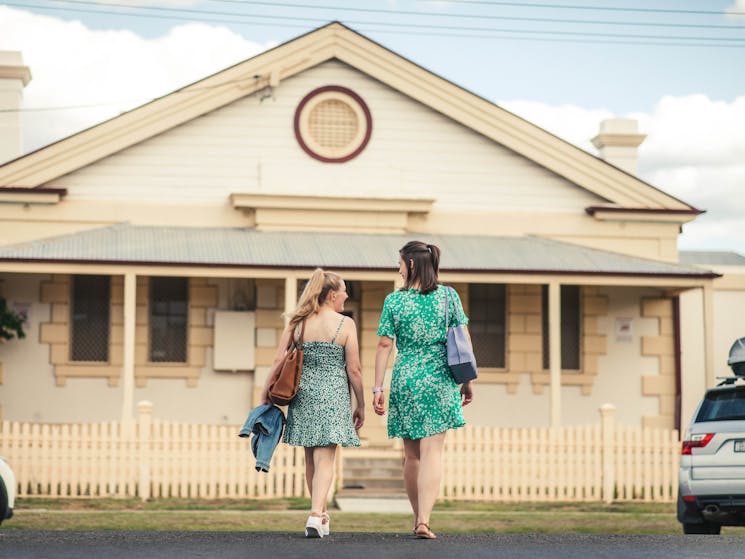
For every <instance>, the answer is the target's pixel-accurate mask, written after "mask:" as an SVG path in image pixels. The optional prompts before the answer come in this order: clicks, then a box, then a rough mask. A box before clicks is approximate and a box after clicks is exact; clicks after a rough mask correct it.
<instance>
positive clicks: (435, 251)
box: [398, 241, 440, 295]
mask: <svg viewBox="0 0 745 559" xmlns="http://www.w3.org/2000/svg"><path fill="white" fill-rule="evenodd" d="M398 253H399V255H400V256H401V260H403V261H404V265H405V266H406V270H407V271H408V272H407V277H406V282H405V283H404V289H410V288H411V286H412V285H416V284H419V291H420V293H423V294H425V295H426V294H427V293H431V292H432V291H434V290H435V289H437V284H438V279H437V275H438V273H439V270H440V249H439V247H437V246H436V245H428V244H426V243H423V242H421V241H410V242H408V243H406V244H405V245H404V246H403V247H402V248H401V250H399V251H398ZM411 262H413V269H412V265H411Z"/></svg>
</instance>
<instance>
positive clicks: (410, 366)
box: [378, 285, 468, 439]
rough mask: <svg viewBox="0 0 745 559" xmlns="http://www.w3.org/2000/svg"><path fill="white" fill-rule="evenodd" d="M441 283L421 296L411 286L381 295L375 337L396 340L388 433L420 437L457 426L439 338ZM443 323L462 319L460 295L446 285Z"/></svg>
mask: <svg viewBox="0 0 745 559" xmlns="http://www.w3.org/2000/svg"><path fill="white" fill-rule="evenodd" d="M445 289H451V288H446V287H445V286H442V285H441V286H438V288H437V289H436V290H435V291H432V292H431V293H428V294H426V295H424V294H422V293H420V292H419V290H417V289H408V290H399V291H394V292H393V293H391V294H389V295H388V296H387V297H386V298H385V303H384V304H383V311H382V313H381V316H380V325H379V326H378V336H388V337H389V338H394V339H395V340H396V349H397V350H398V353H397V354H396V359H395V361H394V364H393V376H392V377H391V389H390V398H389V403H388V436H389V437H390V438H394V437H400V438H403V439H421V438H423V437H429V436H431V435H436V434H437V433H442V432H444V431H447V430H448V429H454V428H456V427H462V426H463V425H465V423H466V421H465V419H464V418H463V407H462V405H461V398H460V391H459V389H458V385H457V384H456V383H455V381H453V377H452V376H451V375H450V369H449V368H448V364H447V351H446V347H445V341H446V339H447V337H446V333H447V329H446V327H445ZM449 305H450V308H449V313H448V314H449V323H450V324H449V326H457V325H459V324H468V318H467V317H466V315H465V313H464V312H463V306H462V305H461V301H460V297H458V294H457V292H456V291H455V290H454V289H451V291H450V296H449Z"/></svg>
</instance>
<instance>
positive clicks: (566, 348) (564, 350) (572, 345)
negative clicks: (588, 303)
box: [541, 285, 582, 371]
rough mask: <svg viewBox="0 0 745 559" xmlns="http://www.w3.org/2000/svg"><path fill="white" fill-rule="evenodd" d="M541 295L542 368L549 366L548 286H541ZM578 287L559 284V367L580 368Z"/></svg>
mask: <svg viewBox="0 0 745 559" xmlns="http://www.w3.org/2000/svg"><path fill="white" fill-rule="evenodd" d="M541 295H542V297H541V313H542V333H543V368H544V369H548V368H549V367H550V364H549V359H550V353H549V351H550V350H549V332H548V330H549V326H548V286H547V285H544V286H543V291H542V294H541ZM580 319H581V313H580V288H579V286H578V285H562V286H561V368H562V370H575V371H578V370H579V369H580V340H581V335H582V333H581V330H580V325H581V320H580Z"/></svg>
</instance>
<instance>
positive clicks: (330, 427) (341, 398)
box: [282, 319, 360, 446]
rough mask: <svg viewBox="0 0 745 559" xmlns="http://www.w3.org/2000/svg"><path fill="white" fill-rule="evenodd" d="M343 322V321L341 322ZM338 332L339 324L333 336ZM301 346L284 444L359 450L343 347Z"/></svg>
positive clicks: (312, 343) (308, 344)
mask: <svg viewBox="0 0 745 559" xmlns="http://www.w3.org/2000/svg"><path fill="white" fill-rule="evenodd" d="M342 322H344V319H342ZM339 330H341V323H339V328H338V329H337V330H336V335H338V334H339ZM336 335H335V336H334V339H333V340H331V341H330V342H303V370H302V372H301V373H300V387H299V388H298V392H297V395H296V396H295V398H294V399H293V400H292V402H290V405H289V407H288V408H287V425H286V427H285V434H284V437H283V439H282V440H283V441H284V442H285V443H287V444H291V445H293V446H327V445H332V444H340V445H342V446H360V439H359V437H358V436H357V432H356V431H355V430H354V422H353V421H352V402H351V396H350V394H349V380H348V378H347V362H346V357H345V351H344V346H340V345H339V344H336V343H334V342H335V340H336Z"/></svg>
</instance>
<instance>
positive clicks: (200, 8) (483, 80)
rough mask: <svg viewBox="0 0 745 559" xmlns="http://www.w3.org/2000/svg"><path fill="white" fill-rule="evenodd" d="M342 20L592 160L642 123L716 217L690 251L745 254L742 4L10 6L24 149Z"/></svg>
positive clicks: (1, 14)
mask: <svg viewBox="0 0 745 559" xmlns="http://www.w3.org/2000/svg"><path fill="white" fill-rule="evenodd" d="M332 20H337V21H341V22H342V23H344V24H345V25H347V26H349V27H351V28H352V29H355V30H356V31H359V32H360V33H362V34H364V35H366V36H367V37H369V38H371V39H373V40H375V41H377V42H379V43H381V44H382V45H384V46H385V47H387V48H389V49H391V50H393V51H395V52H397V53H398V54H400V55H402V56H405V57H406V58H408V59H410V60H412V61H413V62H416V63H417V64H420V65H421V66H424V67H425V68H427V69H428V70H431V71H433V72H435V73H437V74H439V75H440V76H442V77H444V78H447V79H449V80H451V81H453V82H455V83H456V84H458V85H460V86H462V87H464V88H466V89H468V90H470V91H472V92H474V93H476V94H478V95H481V96H482V97H484V98H486V99H488V100H490V101H492V102H495V103H497V104H498V105H501V106H502V107H505V108H506V109H508V110H511V111H513V112H515V113H517V114H519V115H520V116H522V117H524V118H527V119H528V120H531V121H533V122H535V123H536V124H538V125H539V126H542V127H543V128H546V129H547V130H549V131H551V132H553V133H555V134H557V135H558V136H561V137H563V138H565V139H566V140H568V141H570V142H573V143H575V144H576V145H578V146H579V147H581V148H583V149H586V150H587V151H590V152H592V153H595V151H594V148H593V147H592V145H591V144H590V142H589V140H590V138H592V136H594V135H595V133H596V131H597V127H598V124H599V122H600V120H602V119H604V118H609V117H631V118H636V119H638V120H639V122H640V128H641V131H642V132H644V133H646V134H647V135H648V137H647V140H646V141H645V142H644V144H642V146H641V148H640V169H639V172H640V175H641V177H642V178H643V179H644V180H646V181H648V182H650V183H652V184H654V185H655V186H657V187H659V188H661V189H662V190H664V191H666V192H668V193H670V194H672V195H673V196H677V197H679V198H681V199H683V200H685V201H686V202H688V203H690V204H692V205H694V206H696V207H698V208H700V209H704V210H706V211H707V213H706V214H704V215H703V216H701V217H699V218H698V219H697V220H696V221H695V222H694V223H692V224H688V225H686V226H685V228H684V232H683V235H682V236H681V240H680V246H681V248H684V249H701V250H736V251H738V252H740V253H741V254H744V255H745V192H743V191H745V62H744V60H745V0H706V1H704V0H676V1H673V0H623V1H621V0H544V1H539V0H536V1H528V0H525V1H513V2H508V1H499V0H492V1H488V0H479V1H477V0H451V1H443V0H387V1H386V0H378V1H373V0H369V1H368V0H357V1H355V2H345V1H336V0H294V1H293V0H277V1H267V2H260V1H250V2H247V1H243V0H26V1H19V2H0V50H20V51H22V53H23V57H24V61H25V63H26V64H27V65H28V66H30V67H31V71H32V75H33V79H32V81H31V83H30V84H29V85H28V86H27V88H26V89H25V92H24V106H23V112H22V122H23V127H24V150H25V151H26V152H28V151H32V150H34V149H37V148H39V147H41V146H43V145H46V144H49V143H51V142H54V141H56V140H58V139H60V138H63V137H65V136H68V135H70V134H73V133H75V132H77V131H79V130H81V129H83V128H86V127H88V126H91V125H92V124H95V123H97V122H99V121H101V120H104V119H106V118H110V117H112V116H114V115H116V114H118V113H119V112H121V111H123V110H128V109H131V108H133V107H135V106H137V105H139V104H142V103H144V102H147V101H149V100H151V99H153V98H155V97H159V96H161V95H164V94H166V93H168V92H169V91H172V90H174V89H176V88H179V87H181V86H183V85H185V84H187V83H190V82H193V81H195V80H198V79H200V78H202V77H204V76H206V75H209V74H213V73H215V72H217V71H219V70H221V69H223V68H225V67H227V66H230V65H232V64H235V63H237V62H239V61H241V60H244V59H246V58H249V57H251V56H253V55H255V54H257V53H259V52H261V51H263V50H266V49H267V48H271V47H273V46H275V45H277V44H280V43H282V42H284V41H287V40H290V39H292V38H293V37H296V36H298V35H301V34H303V33H306V32H308V31H310V30H312V29H314V28H316V27H320V26H321V25H324V24H325V23H328V22H329V21H332Z"/></svg>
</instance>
